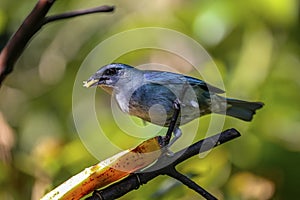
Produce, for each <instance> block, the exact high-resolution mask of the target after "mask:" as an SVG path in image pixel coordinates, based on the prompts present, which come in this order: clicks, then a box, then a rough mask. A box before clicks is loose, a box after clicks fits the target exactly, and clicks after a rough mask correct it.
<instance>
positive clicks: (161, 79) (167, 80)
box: [144, 70, 224, 94]
mask: <svg viewBox="0 0 300 200" xmlns="http://www.w3.org/2000/svg"><path fill="white" fill-rule="evenodd" d="M144 81H145V83H153V84H160V85H168V84H184V83H185V82H187V83H188V84H189V85H190V86H192V87H193V86H198V87H200V88H202V89H203V90H205V91H208V92H214V93H218V94H220V93H224V90H222V89H219V88H217V87H215V86H212V85H210V84H208V83H205V82H204V81H202V80H199V79H196V78H193V77H190V76H184V75H182V74H176V73H172V72H163V71H150V70H148V71H146V72H145V73H144Z"/></svg>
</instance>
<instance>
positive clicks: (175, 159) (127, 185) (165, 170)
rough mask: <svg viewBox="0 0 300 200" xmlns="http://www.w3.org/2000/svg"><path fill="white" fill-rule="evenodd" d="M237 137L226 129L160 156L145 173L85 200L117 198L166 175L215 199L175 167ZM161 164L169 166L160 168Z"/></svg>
mask: <svg viewBox="0 0 300 200" xmlns="http://www.w3.org/2000/svg"><path fill="white" fill-rule="evenodd" d="M239 136H240V133H239V132H238V131H237V130H236V129H228V130H226V131H223V132H222V133H220V134H216V135H214V136H211V137H208V138H206V139H203V140H200V141H199V142H197V143H195V144H193V145H191V146H189V147H188V148H185V149H183V150H181V151H179V152H177V153H175V154H174V156H172V157H168V156H162V157H161V158H160V159H158V161H157V162H156V163H155V164H154V165H152V166H151V167H149V168H147V169H146V171H145V172H141V173H135V174H131V175H130V176H128V177H127V178H125V179H123V180H121V181H119V182H117V183H114V184H112V185H110V186H108V187H107V188H104V189H102V190H100V191H95V192H94V193H93V195H92V196H91V197H88V198H86V200H110V199H116V198H119V197H121V196H123V195H125V194H126V193H128V192H130V191H132V190H135V189H138V188H139V187H140V185H143V184H146V183H147V182H148V181H150V180H152V179H154V178H155V177H157V176H159V175H168V176H171V177H173V178H175V179H177V180H179V181H181V182H182V183H183V184H185V185H187V186H188V187H190V188H191V189H193V190H195V191H196V192H197V193H199V194H201V195H202V196H204V197H205V198H206V199H211V200H213V199H216V198H215V197H214V196H212V195H211V194H209V193H208V192H207V191H205V190H204V189H203V188H201V187H200V186H198V185H197V184H196V183H194V182H193V181H191V180H187V177H185V176H184V175H182V174H181V175H178V174H179V172H177V171H176V170H175V167H176V165H177V164H179V163H181V162H183V161H185V160H187V159H189V158H190V157H192V156H195V155H197V154H198V153H203V152H206V151H208V150H210V149H212V148H214V147H217V146H219V145H221V144H223V143H225V142H228V141H230V140H232V139H235V138H237V137H239ZM162 163H169V164H168V165H166V166H164V167H162V168H161V164H162Z"/></svg>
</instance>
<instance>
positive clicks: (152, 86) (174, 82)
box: [84, 63, 264, 140]
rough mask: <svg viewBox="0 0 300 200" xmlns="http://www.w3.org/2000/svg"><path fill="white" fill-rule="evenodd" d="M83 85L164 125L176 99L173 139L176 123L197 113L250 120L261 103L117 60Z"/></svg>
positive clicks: (177, 130)
mask: <svg viewBox="0 0 300 200" xmlns="http://www.w3.org/2000/svg"><path fill="white" fill-rule="evenodd" d="M84 86H85V87H92V86H100V87H101V88H102V89H103V90H105V91H106V92H108V93H109V94H111V95H112V96H113V97H114V98H115V100H116V102H117V104H118V106H119V107H120V109H121V110H122V111H123V112H125V113H128V114H129V115H133V116H136V117H139V118H141V119H143V120H144V121H148V122H150V123H153V124H156V125H160V126H166V127H168V126H169V125H170V121H171V118H172V115H173V113H174V107H173V105H174V101H175V100H176V99H179V100H180V106H181V112H180V117H179V120H178V121H177V124H176V127H175V129H174V132H173V133H174V136H175V140H176V139H177V138H179V137H180V136H181V130H180V128H179V126H180V125H183V124H186V123H188V122H190V121H192V120H193V119H196V118H199V117H200V116H204V115H207V114H209V113H218V114H224V115H228V116H232V117H235V118H238V119H241V120H244V121H251V120H252V118H253V115H254V114H255V111H256V110H257V109H260V108H261V107H262V106H263V105H264V104H263V103H261V102H247V101H243V100H237V99H232V98H225V97H223V96H220V95H218V94H221V93H224V91H223V90H221V89H219V88H217V87H214V86H212V85H210V84H208V83H205V82H204V81H202V80H199V79H196V78H193V77H189V76H185V75H182V74H177V73H172V72H166V71H154V70H139V69H137V68H134V67H132V66H129V65H126V64H120V63H114V64H109V65H106V66H103V67H102V68H100V69H99V70H98V71H97V72H96V73H95V74H94V75H92V76H91V77H90V78H89V79H88V80H87V81H85V82H84ZM173 140H174V139H173Z"/></svg>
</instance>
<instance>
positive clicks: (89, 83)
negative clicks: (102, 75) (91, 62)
mask: <svg viewBox="0 0 300 200" xmlns="http://www.w3.org/2000/svg"><path fill="white" fill-rule="evenodd" d="M98 83H99V79H94V78H93V77H91V78H89V79H88V80H87V81H83V87H86V88H89V87H93V86H96V85H98Z"/></svg>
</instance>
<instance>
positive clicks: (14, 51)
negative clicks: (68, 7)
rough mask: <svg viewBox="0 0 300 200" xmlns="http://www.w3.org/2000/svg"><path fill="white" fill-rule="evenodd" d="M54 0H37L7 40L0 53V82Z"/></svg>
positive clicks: (9, 70) (39, 26) (40, 24)
mask: <svg viewBox="0 0 300 200" xmlns="http://www.w3.org/2000/svg"><path fill="white" fill-rule="evenodd" d="M54 2H55V0H52V1H51V0H39V1H38V2H37V4H36V5H35V7H34V8H33V10H32V11H31V13H30V14H29V15H28V16H27V17H26V19H25V20H24V21H23V23H22V25H21V26H20V27H19V29H18V30H17V31H16V33H15V34H14V35H13V36H12V38H11V39H10V40H9V41H8V43H7V44H6V46H5V47H4V48H3V50H2V51H1V54H0V84H1V83H2V81H3V80H4V78H5V77H6V76H7V75H8V74H9V73H10V72H11V71H12V70H13V66H14V64H15V62H16V61H17V59H18V58H19V57H20V55H21V54H22V52H23V50H24V49H25V47H26V45H27V43H28V42H29V40H30V39H31V38H32V36H33V35H34V34H35V33H36V32H37V31H38V30H39V29H40V28H41V27H42V23H43V20H44V17H45V16H46V14H47V13H48V11H49V9H50V8H51V6H52V5H53V4H54Z"/></svg>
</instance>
